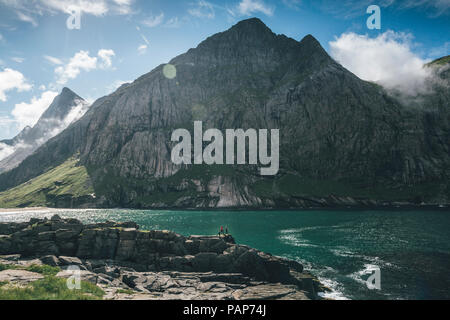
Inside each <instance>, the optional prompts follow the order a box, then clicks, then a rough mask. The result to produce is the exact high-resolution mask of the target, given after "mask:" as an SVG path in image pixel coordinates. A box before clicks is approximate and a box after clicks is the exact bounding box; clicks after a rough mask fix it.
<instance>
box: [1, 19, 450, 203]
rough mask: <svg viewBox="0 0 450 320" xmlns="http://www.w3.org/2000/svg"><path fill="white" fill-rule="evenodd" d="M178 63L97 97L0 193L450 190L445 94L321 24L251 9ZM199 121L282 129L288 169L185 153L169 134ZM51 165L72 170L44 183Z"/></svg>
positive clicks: (223, 196) (382, 195)
mask: <svg viewBox="0 0 450 320" xmlns="http://www.w3.org/2000/svg"><path fill="white" fill-rule="evenodd" d="M169 64H170V65H171V66H172V67H169V68H167V66H166V65H161V66H158V67H157V68H155V69H154V70H153V71H151V72H150V73H147V74H145V75H144V76H142V77H140V78H139V79H137V80H136V81H134V82H133V83H131V84H127V85H125V86H122V87H121V88H119V89H118V90H117V91H116V92H114V93H112V94H110V95H108V96H106V97H103V98H101V99H99V100H97V101H96V102H95V103H94V104H93V105H92V107H91V108H90V109H89V110H88V112H87V113H86V114H85V115H84V116H83V117H82V118H81V119H80V120H79V121H77V122H76V123H74V124H72V125H71V126H70V127H69V128H68V129H67V130H65V131H63V132H62V133H60V134H59V135H58V136H56V137H54V138H53V139H51V140H49V141H48V142H47V143H46V144H44V145H43V146H42V147H41V148H39V149H38V150H37V151H36V152H35V153H34V154H33V155H32V156H30V157H29V158H27V159H26V160H25V161H23V163H22V164H21V165H20V166H19V167H18V168H17V169H15V170H12V171H10V172H7V173H5V174H3V175H0V190H1V191H5V192H3V193H2V194H0V206H11V205H14V206H25V205H50V206H72V205H74V203H75V204H76V206H80V205H85V206H102V207H133V208H151V207H182V208H194V207H207V208H217V207H264V208H269V207H277V208H286V207H323V206H360V205H386V204H397V203H405V204H406V203H416V204H419V203H422V202H424V203H427V204H442V203H444V204H445V203H449V199H450V185H449V176H450V172H449V170H450V169H449V168H450V166H449V164H450V156H449V155H450V152H449V147H450V142H449V141H450V139H448V137H449V126H448V125H446V124H445V123H444V122H443V121H442V119H441V118H440V116H441V115H442V114H445V113H446V114H448V109H449V104H448V102H447V101H445V100H442V101H441V100H439V101H438V102H437V103H438V104H439V106H437V107H433V108H425V107H424V108H415V107H411V106H410V105H408V104H405V103H404V102H402V101H401V100H400V99H398V98H397V97H395V96H392V95H391V94H390V93H388V92H386V91H385V90H384V89H383V88H382V87H381V86H379V85H377V84H374V83H370V82H366V81H363V80H361V79H359V78H358V77H356V76H355V75H354V74H352V73H351V72H349V71H348V70H346V69H345V68H344V67H342V66H341V65H340V64H339V63H337V62H336V61H334V60H333V59H332V58H331V57H330V56H329V55H328V54H327V53H326V51H325V50H324V49H323V48H322V47H321V45H320V43H319V42H318V41H317V40H316V39H315V38H314V37H313V36H311V35H308V36H306V37H305V38H304V39H302V40H301V41H300V42H298V41H296V40H294V39H291V38H288V37H286V36H284V35H276V34H274V33H273V32H272V31H271V30H270V29H269V28H268V27H267V26H266V25H265V24H264V23H263V22H262V21H261V20H259V19H248V20H244V21H241V22H239V23H237V24H236V25H234V26H233V27H232V28H230V29H229V30H227V31H225V32H222V33H218V34H216V35H213V36H211V37H209V38H208V39H206V40H205V41H203V42H202V43H200V44H199V45H198V47H197V48H194V49H190V50H189V51H187V52H186V53H185V54H182V55H180V56H178V57H176V58H174V59H173V60H171V61H170V62H169ZM174 69H175V70H176V72H175V70H174ZM167 70H171V73H170V74H168V72H167ZM433 106H434V105H433ZM195 120H202V121H203V127H204V130H206V129H208V128H217V129H219V130H222V132H223V131H224V130H225V129H236V128H242V129H248V128H255V129H259V128H261V129H279V130H280V171H279V173H278V174H277V175H276V176H274V177H263V176H260V175H259V173H258V170H257V169H258V168H257V166H254V165H253V166H239V165H234V166H229V165H213V166H206V165H183V166H177V165H175V164H173V163H172V162H171V159H170V154H171V149H172V147H173V146H174V143H172V142H171V141H170V140H171V134H172V132H173V131H174V130H175V129H178V128H187V129H189V130H190V131H192V129H193V122H194V121H195ZM74 159H76V161H77V164H76V166H77V167H78V168H80V170H82V171H83V174H80V175H78V176H77V177H78V178H77V183H76V185H77V186H80V185H83V184H84V185H86V186H88V187H86V192H85V193H84V194H80V192H79V191H80V190H79V188H78V187H77V188H74V189H76V190H77V192H75V193H73V190H72V188H71V185H72V182H69V180H70V179H68V178H70V177H71V176H70V175H67V177H68V178H67V179H66V178H65V176H64V174H63V172H64V170H63V168H66V167H70V168H73V165H71V164H73V161H74ZM49 170H57V171H58V172H60V173H61V174H59V177H58V180H57V181H52V180H48V179H47V180H46V181H47V182H46V184H47V185H46V187H45V188H41V189H40V184H39V182H38V181H41V179H42V176H41V175H47V176H49V175H48V172H49ZM50 176H51V175H50ZM27 186H28V187H30V186H33V190H34V191H33V194H35V195H36V196H33V197H31V198H29V200H27V201H26V202H20V201H17V196H14V195H15V194H21V192H25V191H24V190H26V188H25V187H27ZM11 188H14V189H11ZM8 189H10V190H8ZM11 190H14V191H11ZM49 190H50V191H49ZM92 190H93V191H94V192H92ZM25 193H26V192H25ZM27 194H28V195H29V193H27ZM35 199H39V201H37V200H35ZM88 199H89V200H88Z"/></svg>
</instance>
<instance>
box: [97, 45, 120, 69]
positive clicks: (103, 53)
mask: <svg viewBox="0 0 450 320" xmlns="http://www.w3.org/2000/svg"><path fill="white" fill-rule="evenodd" d="M97 55H98V56H99V58H100V60H102V63H101V64H100V65H99V67H100V68H102V69H108V68H111V67H112V57H114V56H115V55H116V54H115V53H114V50H111V49H109V50H106V49H101V50H99V51H98V53H97Z"/></svg>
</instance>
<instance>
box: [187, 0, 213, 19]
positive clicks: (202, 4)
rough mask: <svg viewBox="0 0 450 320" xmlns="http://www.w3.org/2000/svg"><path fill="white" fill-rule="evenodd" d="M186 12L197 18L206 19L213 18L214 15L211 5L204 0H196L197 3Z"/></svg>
mask: <svg viewBox="0 0 450 320" xmlns="http://www.w3.org/2000/svg"><path fill="white" fill-rule="evenodd" d="M188 13H189V14H190V15H191V16H194V17H197V18H206V19H213V18H214V17H215V16H216V13H215V11H214V7H213V5H212V4H211V3H209V2H206V1H204V0H199V1H197V3H196V4H195V7H194V8H191V9H189V10H188Z"/></svg>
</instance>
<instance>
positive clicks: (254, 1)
mask: <svg viewBox="0 0 450 320" xmlns="http://www.w3.org/2000/svg"><path fill="white" fill-rule="evenodd" d="M274 11H275V8H274V7H272V6H269V5H267V4H266V3H264V1H262V0H242V1H241V2H240V3H239V4H238V5H237V7H236V8H235V9H234V10H230V11H229V12H230V13H231V14H232V15H233V16H234V15H240V16H251V15H253V14H254V13H258V12H259V13H263V14H265V15H267V16H273V13H274Z"/></svg>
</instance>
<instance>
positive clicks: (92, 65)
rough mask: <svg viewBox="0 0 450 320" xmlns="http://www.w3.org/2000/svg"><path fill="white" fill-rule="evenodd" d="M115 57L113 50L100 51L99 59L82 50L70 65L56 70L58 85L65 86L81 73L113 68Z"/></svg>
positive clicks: (72, 59) (71, 60)
mask: <svg viewBox="0 0 450 320" xmlns="http://www.w3.org/2000/svg"><path fill="white" fill-rule="evenodd" d="M114 56H115V53H114V51H113V50H106V49H101V50H99V51H98V53H97V57H91V56H90V55H89V52H88V51H84V50H81V51H79V52H77V53H76V54H75V55H74V56H73V57H72V58H71V59H70V61H69V63H68V64H66V65H62V66H59V67H57V68H56V69H55V74H56V75H57V77H58V79H57V83H58V84H60V85H64V84H66V83H67V82H68V81H69V80H70V79H75V78H76V77H77V76H78V75H79V74H80V72H81V71H86V72H89V71H92V70H95V69H98V68H100V69H108V68H111V66H112V57H114ZM99 61H100V62H99Z"/></svg>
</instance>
